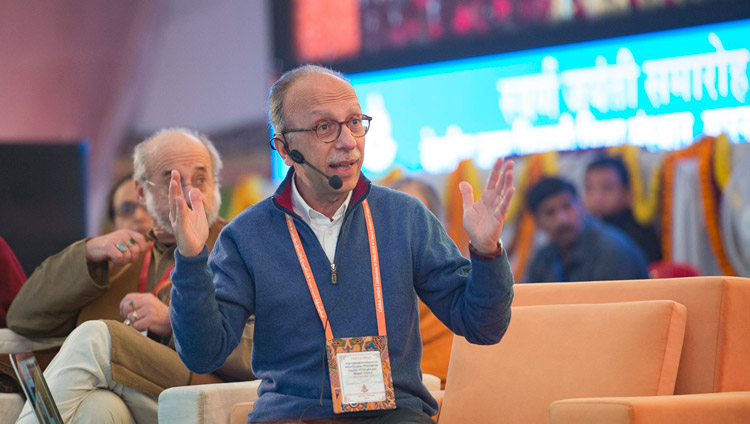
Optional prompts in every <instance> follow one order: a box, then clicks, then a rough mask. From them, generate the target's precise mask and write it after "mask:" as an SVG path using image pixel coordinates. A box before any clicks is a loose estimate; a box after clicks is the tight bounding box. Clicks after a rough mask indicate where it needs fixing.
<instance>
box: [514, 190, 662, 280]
mask: <svg viewBox="0 0 750 424" xmlns="http://www.w3.org/2000/svg"><path fill="white" fill-rule="evenodd" d="M527 206H528V208H529V210H530V211H531V213H532V214H533V216H534V220H535V221H536V224H537V226H538V227H539V228H541V229H542V230H543V231H544V232H545V233H546V234H547V236H548V238H549V243H548V244H547V245H545V246H542V247H541V248H540V249H538V250H537V252H536V253H535V254H534V257H533V258H532V260H531V263H530V265H529V269H528V271H527V272H526V277H525V278H524V280H525V282H528V283H542V282H565V281H600V280H627V279H639V278H648V270H647V264H646V257H645V255H644V254H643V251H641V249H640V248H639V247H638V246H637V245H636V244H635V243H634V242H633V241H632V240H631V239H630V238H628V237H627V236H626V235H625V234H624V233H622V232H621V231H620V230H618V229H617V228H615V227H612V226H610V225H607V224H604V223H602V222H601V221H599V220H597V219H595V218H592V217H591V216H589V215H588V214H587V213H586V210H585V209H584V208H583V205H582V204H581V201H580V200H579V199H578V195H577V193H576V189H575V187H573V185H572V184H570V183H569V182H567V181H565V180H562V179H560V178H549V177H548V178H543V179H542V180H540V181H539V182H538V183H537V184H536V185H535V186H534V187H532V188H531V190H529V193H528V196H527Z"/></svg>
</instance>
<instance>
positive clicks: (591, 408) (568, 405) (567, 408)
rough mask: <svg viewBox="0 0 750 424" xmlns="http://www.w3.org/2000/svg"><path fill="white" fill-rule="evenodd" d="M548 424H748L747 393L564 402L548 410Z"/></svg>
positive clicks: (748, 394) (570, 400) (559, 402)
mask: <svg viewBox="0 0 750 424" xmlns="http://www.w3.org/2000/svg"><path fill="white" fill-rule="evenodd" d="M549 417H550V421H549V422H550V424H574V423H575V424H594V423H597V424H598V423H622V424H672V423H675V424H677V423H679V424H704V423H722V424H734V423H737V424H740V423H749V422H750V392H725V393H705V394H693V395H676V396H644V397H610V398H581V399H565V400H559V401H556V402H552V404H551V405H550V407H549Z"/></svg>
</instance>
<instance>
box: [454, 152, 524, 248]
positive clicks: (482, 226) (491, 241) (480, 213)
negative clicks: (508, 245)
mask: <svg viewBox="0 0 750 424" xmlns="http://www.w3.org/2000/svg"><path fill="white" fill-rule="evenodd" d="M459 189H460V190H461V197H462V199H463V207H464V219H463V223H464V229H465V230H466V232H467V233H468V234H469V237H470V238H471V244H472V245H473V246H474V248H475V249H476V250H477V251H479V252H480V253H484V254H492V253H494V252H496V251H497V243H498V240H500V235H501V234H502V233H503V226H504V225H505V219H506V217H507V216H508V209H509V208H510V200H511V199H512V198H513V193H515V190H516V189H515V188H514V187H513V161H512V160H508V161H505V160H504V159H503V158H499V159H498V160H497V161H496V162H495V165H494V166H493V167H492V171H490V176H489V177H488V178H487V186H486V187H485V189H484V194H482V197H481V198H480V199H479V200H478V201H476V202H475V201H474V190H473V189H472V187H471V184H469V183H468V182H466V181H462V182H461V183H460V184H459Z"/></svg>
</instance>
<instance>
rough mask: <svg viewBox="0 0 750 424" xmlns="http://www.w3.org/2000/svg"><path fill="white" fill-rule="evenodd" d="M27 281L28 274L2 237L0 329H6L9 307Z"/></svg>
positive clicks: (0, 238)
mask: <svg viewBox="0 0 750 424" xmlns="http://www.w3.org/2000/svg"><path fill="white" fill-rule="evenodd" d="M25 281H26V274H24V272H23V268H21V264H20V263H19V262H18V259H17V258H16V255H15V254H13V251H12V250H10V246H8V243H6V242H5V240H3V238H2V237H0V328H5V327H6V324H5V316H6V314H7V313H8V307H9V306H10V302H12V301H13V298H14V297H16V294H17V293H18V291H19V290H21V286H22V285H23V283H24V282H25Z"/></svg>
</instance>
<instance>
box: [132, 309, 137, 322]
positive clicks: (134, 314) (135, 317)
mask: <svg viewBox="0 0 750 424" xmlns="http://www.w3.org/2000/svg"><path fill="white" fill-rule="evenodd" d="M136 321H138V312H136V311H133V322H136Z"/></svg>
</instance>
